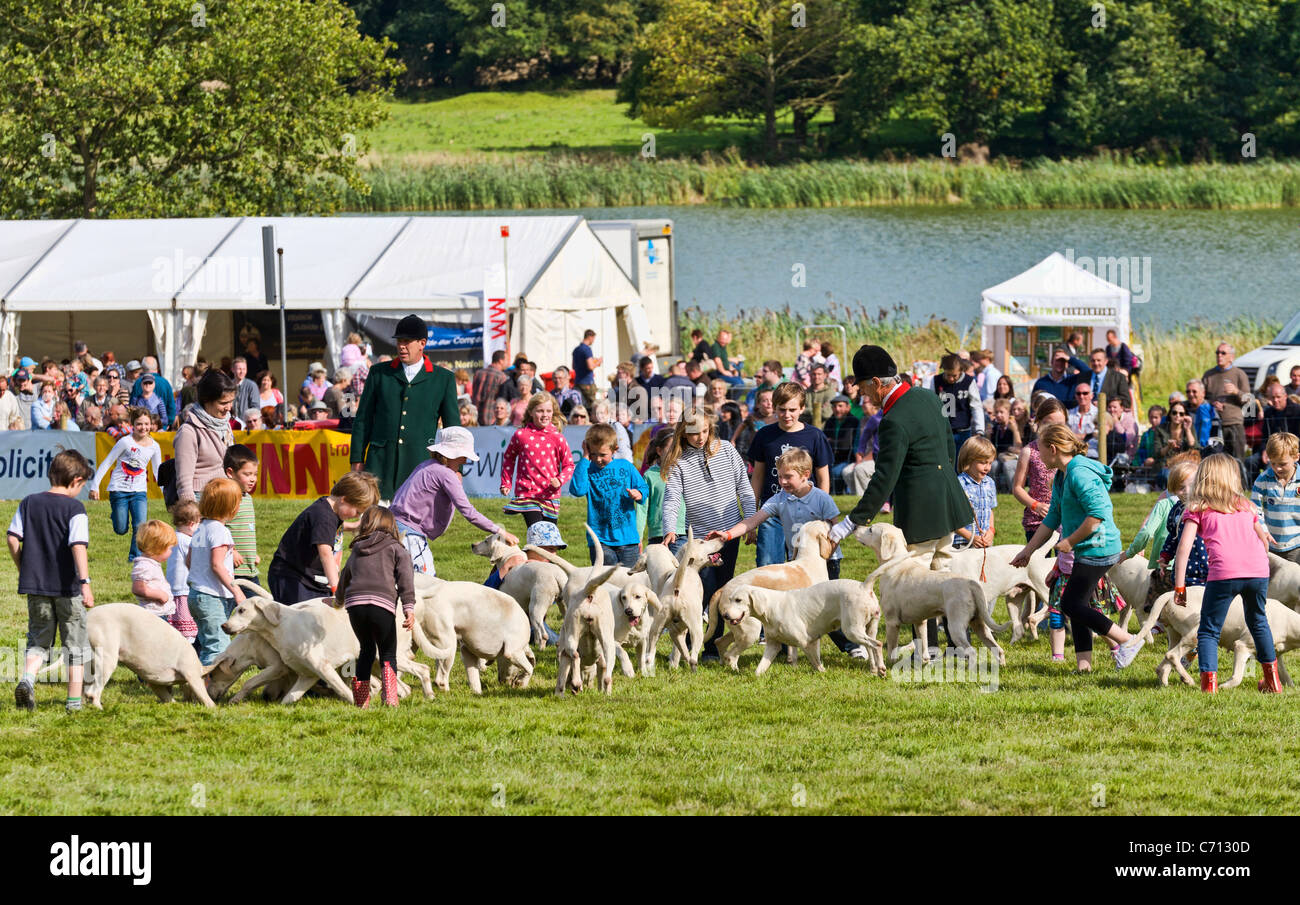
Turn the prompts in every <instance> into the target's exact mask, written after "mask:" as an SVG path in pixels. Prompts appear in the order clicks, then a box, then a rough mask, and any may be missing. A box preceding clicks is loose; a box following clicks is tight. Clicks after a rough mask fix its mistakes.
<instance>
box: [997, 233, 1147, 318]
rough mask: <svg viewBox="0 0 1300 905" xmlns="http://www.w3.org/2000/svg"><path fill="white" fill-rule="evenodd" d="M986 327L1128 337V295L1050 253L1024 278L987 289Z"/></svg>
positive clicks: (1026, 272) (1118, 287)
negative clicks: (1095, 328)
mask: <svg viewBox="0 0 1300 905" xmlns="http://www.w3.org/2000/svg"><path fill="white" fill-rule="evenodd" d="M981 295H982V297H983V304H982V305H981V307H982V309H983V316H984V323H985V324H986V325H1005V326H1025V325H1030V324H1064V325H1081V326H1082V325H1107V326H1114V327H1117V328H1118V329H1119V330H1120V334H1121V336H1122V337H1127V336H1128V318H1129V291H1128V290H1127V289H1124V288H1122V287H1120V286H1116V285H1115V284H1114V283H1109V282H1107V281H1106V280H1104V279H1102V278H1101V277H1099V276H1097V275H1096V274H1093V273H1090V272H1088V271H1087V270H1084V269H1083V268H1082V267H1079V266H1078V265H1077V264H1075V263H1074V262H1073V261H1069V260H1067V259H1066V258H1065V256H1064V255H1062V254H1061V253H1060V252H1052V254H1050V255H1048V256H1047V257H1046V258H1044V259H1043V260H1041V261H1039V262H1038V263H1037V264H1035V265H1034V266H1033V267H1031V268H1029V269H1028V270H1026V271H1025V272H1024V273H1022V274H1020V275H1018V276H1014V277H1012V278H1011V279H1009V280H1006V281H1005V282H1002V283H999V284H998V285H996V286H993V287H990V288H989V289H985V290H984V292H983V293H981Z"/></svg>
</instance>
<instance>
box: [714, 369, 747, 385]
mask: <svg viewBox="0 0 1300 905" xmlns="http://www.w3.org/2000/svg"><path fill="white" fill-rule="evenodd" d="M717 379H718V380H725V381H726V382H727V383H729V384H731V385H732V386H733V387H743V386H744V385H745V378H743V377H732V376H731V375H730V374H723V373H721V372H719V373H718V376H717Z"/></svg>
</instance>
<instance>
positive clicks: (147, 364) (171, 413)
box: [127, 355, 176, 427]
mask: <svg viewBox="0 0 1300 905" xmlns="http://www.w3.org/2000/svg"><path fill="white" fill-rule="evenodd" d="M140 361H141V365H140V374H139V375H137V376H135V377H133V378H131V396H132V398H134V397H136V396H143V395H144V393H143V392H142V390H141V386H140V382H141V381H142V380H144V375H146V374H152V375H153V379H154V394H155V395H157V396H158V398H160V399H161V400H162V401H163V406H164V411H163V414H162V422H163V424H164V426H166V427H171V425H173V424H174V423H175V422H176V392H175V390H173V389H172V385H171V383H170V382H169V381H168V380H167V378H166V377H164V376H163V375H162V374H159V373H158V359H157V358H154V357H153V356H152V355H146V356H144V358H142V359H141V360H140ZM127 370H128V371H129V370H130V369H129V368H128V369H127Z"/></svg>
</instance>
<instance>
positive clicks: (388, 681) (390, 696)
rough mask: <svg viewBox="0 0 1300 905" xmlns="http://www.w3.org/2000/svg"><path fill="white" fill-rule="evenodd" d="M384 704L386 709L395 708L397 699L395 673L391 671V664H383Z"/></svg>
mask: <svg viewBox="0 0 1300 905" xmlns="http://www.w3.org/2000/svg"><path fill="white" fill-rule="evenodd" d="M383 681H384V704H385V705H386V706H388V707H396V706H397V702H398V700H399V698H398V697H397V673H396V672H395V671H394V670H393V664H391V663H385V664H384V680H383Z"/></svg>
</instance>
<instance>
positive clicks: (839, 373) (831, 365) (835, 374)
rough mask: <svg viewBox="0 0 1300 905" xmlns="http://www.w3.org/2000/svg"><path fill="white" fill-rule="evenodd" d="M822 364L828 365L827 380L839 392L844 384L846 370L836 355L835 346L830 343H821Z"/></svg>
mask: <svg viewBox="0 0 1300 905" xmlns="http://www.w3.org/2000/svg"><path fill="white" fill-rule="evenodd" d="M821 359H822V364H824V365H826V382H827V383H829V384H830V385H831V386H832V387H834V388H835V390H836V392H838V391H839V390H840V389H841V388H842V387H843V386H844V370H843V369H842V368H841V367H840V360H839V358H837V357H836V356H835V347H834V346H832V345H831V344H830V343H827V342H824V343H822V344H821Z"/></svg>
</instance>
